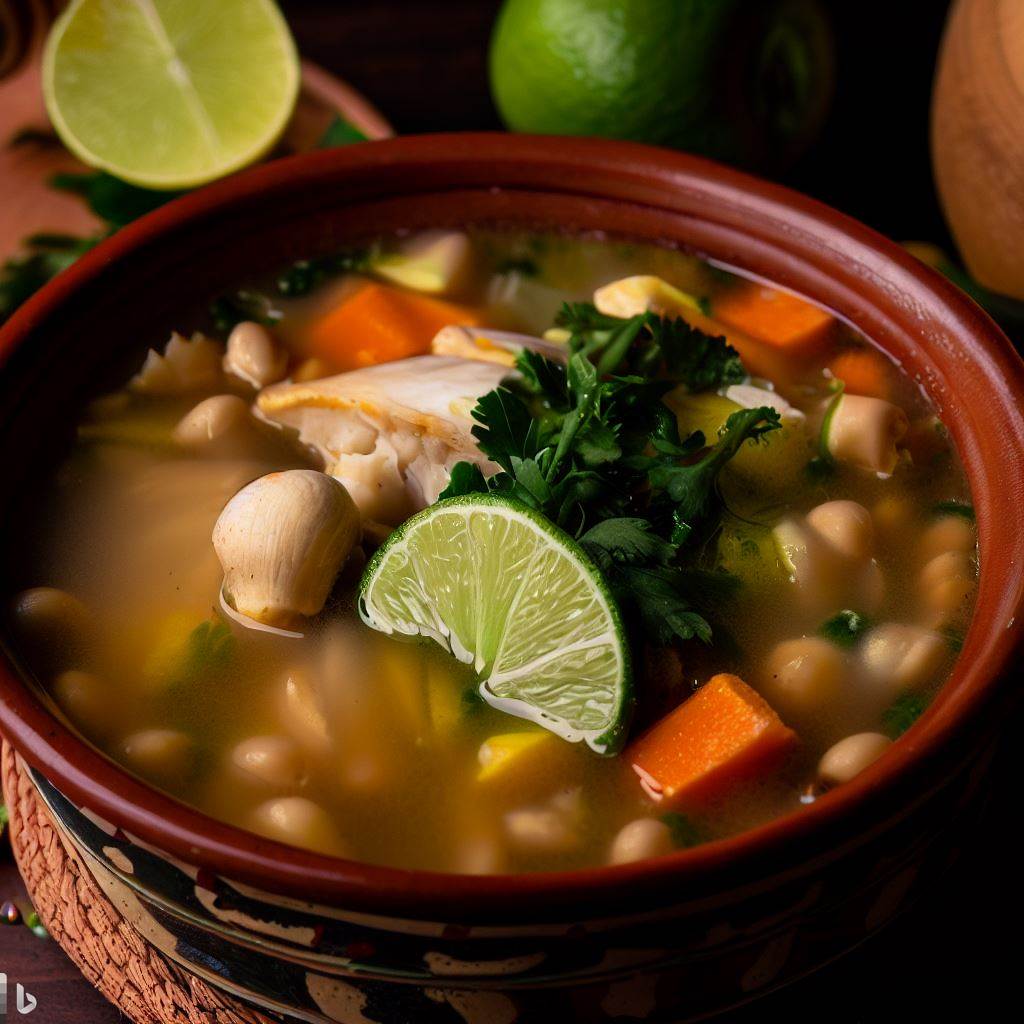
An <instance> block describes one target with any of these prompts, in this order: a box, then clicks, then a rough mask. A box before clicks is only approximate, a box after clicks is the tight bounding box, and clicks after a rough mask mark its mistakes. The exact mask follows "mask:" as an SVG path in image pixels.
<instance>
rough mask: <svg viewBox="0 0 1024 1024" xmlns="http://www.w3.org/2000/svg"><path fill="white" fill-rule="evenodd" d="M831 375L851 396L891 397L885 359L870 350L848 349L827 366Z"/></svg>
mask: <svg viewBox="0 0 1024 1024" xmlns="http://www.w3.org/2000/svg"><path fill="white" fill-rule="evenodd" d="M828 368H829V369H830V370H831V371H832V375H833V376H834V377H837V378H838V379H839V380H841V381H842V382H843V383H844V384H845V385H846V390H847V391H848V392H849V393H850V394H851V395H868V396H870V397H872V398H885V399H888V398H891V397H892V377H891V371H890V369H889V364H888V363H887V362H886V361H885V358H884V357H883V356H881V355H879V353H877V352H876V351H875V350H874V349H871V348H848V349H846V350H845V351H844V352H840V353H839V355H837V356H836V357H835V359H833V360H832V361H831V362H830V363H829V364H828Z"/></svg>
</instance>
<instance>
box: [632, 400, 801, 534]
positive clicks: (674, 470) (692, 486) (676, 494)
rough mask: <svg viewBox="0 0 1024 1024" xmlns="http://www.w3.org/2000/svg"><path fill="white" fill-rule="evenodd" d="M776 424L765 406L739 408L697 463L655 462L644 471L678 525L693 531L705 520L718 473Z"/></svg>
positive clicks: (776, 416) (775, 416) (773, 413)
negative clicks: (742, 448) (671, 505)
mask: <svg viewBox="0 0 1024 1024" xmlns="http://www.w3.org/2000/svg"><path fill="white" fill-rule="evenodd" d="M780 425H781V424H780V420H779V414H778V413H777V412H776V411H775V410H774V409H772V408H770V407H768V406H760V407H758V408H756V409H740V410H738V411H737V412H734V413H733V414H732V415H731V416H730V417H729V418H728V419H727V420H726V421H725V425H724V426H723V427H722V430H721V434H720V436H719V439H718V440H717V441H716V442H715V444H714V445H712V447H711V448H709V449H708V450H707V451H706V453H705V454H704V455H703V456H701V457H700V458H699V459H698V460H697V461H695V462H689V463H685V464H683V465H679V464H678V463H677V462H675V461H674V460H672V459H671V458H669V459H666V458H664V457H663V458H661V459H660V460H658V461H656V462H655V464H654V465H653V466H652V467H651V469H650V471H649V472H648V477H649V479H650V482H651V485H652V486H653V487H656V488H659V489H663V490H664V491H665V493H666V494H667V495H668V497H669V498H670V499H671V501H672V502H673V503H674V504H675V506H676V508H675V513H676V516H677V518H678V520H679V521H680V522H681V523H684V524H686V525H688V526H690V527H691V528H696V527H697V526H698V525H699V524H701V523H702V522H703V521H705V520H707V518H708V517H709V516H710V513H711V511H712V509H713V507H714V505H715V503H716V501H717V486H716V485H717V483H718V474H719V473H721V471H722V469H724V467H725V465H726V463H728V461H729V460H730V459H731V458H732V457H733V456H734V455H735V454H736V453H737V452H738V451H739V450H740V446H741V445H742V444H744V443H745V442H746V441H748V440H754V441H757V440H758V439H760V438H761V437H762V436H764V434H766V433H767V432H768V431H771V430H775V429H777V428H778V427H779V426H780Z"/></svg>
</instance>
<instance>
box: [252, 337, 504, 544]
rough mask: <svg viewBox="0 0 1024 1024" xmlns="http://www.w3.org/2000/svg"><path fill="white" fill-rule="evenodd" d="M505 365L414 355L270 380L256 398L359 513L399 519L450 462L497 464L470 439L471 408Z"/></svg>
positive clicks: (434, 489) (488, 469)
mask: <svg viewBox="0 0 1024 1024" xmlns="http://www.w3.org/2000/svg"><path fill="white" fill-rule="evenodd" d="M508 373H509V371H508V368H507V367H504V366H499V365H497V364H495V363H489V362H483V361H480V360H475V359H459V358H455V357H449V356H433V355H431V356H417V357H415V358H412V359H402V360H398V361H396V362H391V363H382V364H380V365H379V366H368V367H365V368H363V369H359V370H352V371H351V372H349V373H340V374H337V375H336V376H334V377H325V378H323V379H320V380H312V381H307V382H304V383H300V384H295V383H284V384H275V385H273V386H272V387H269V388H265V389H264V390H263V391H261V392H260V394H259V397H258V398H257V401H256V405H257V409H258V411H259V412H260V413H261V414H262V415H263V416H265V417H267V418H268V419H270V420H273V421H275V422H277V423H281V424H284V425H285V426H289V427H293V428H294V429H296V430H297V431H298V432H299V440H300V441H301V442H303V443H304V444H307V445H309V446H310V447H312V448H313V449H315V450H316V451H317V452H318V453H319V454H320V456H321V457H322V458H323V460H324V464H325V467H326V469H327V471H328V472H329V473H331V474H332V475H333V476H335V477H336V478H337V479H338V480H340V481H341V482H342V483H343V484H344V485H345V488H346V489H347V490H348V492H349V494H351V495H352V498H353V499H354V500H355V503H356V505H358V506H359V510H360V512H361V513H362V515H363V517H364V518H365V519H370V520H374V521H376V522H381V523H387V524H390V525H397V524H398V523H400V522H402V521H403V520H405V519H407V518H408V517H409V516H410V515H412V514H413V513H414V512H417V511H419V509H421V508H425V507H426V506H427V505H429V504H431V502H434V501H436V500H437V496H438V495H439V494H440V493H441V491H443V490H444V488H445V487H446V486H447V484H448V480H449V476H450V472H451V468H452V466H454V465H455V463H456V462H460V461H468V462H474V463H476V464H477V465H478V466H480V468H481V470H483V472H484V474H485V475H490V474H491V473H495V472H497V469H498V467H497V466H496V465H494V463H492V462H491V461H490V460H488V459H487V458H486V456H484V455H483V454H482V453H481V452H480V450H479V449H478V448H477V446H476V441H475V440H474V438H473V435H472V432H471V431H472V427H473V419H472V417H471V415H470V412H471V410H472V409H473V406H474V405H475V404H476V401H477V399H478V398H480V396H481V395H484V394H486V393H487V392H488V391H491V390H493V389H494V388H496V387H497V386H498V385H499V384H500V383H501V381H502V380H503V379H504V378H505V377H506V376H508Z"/></svg>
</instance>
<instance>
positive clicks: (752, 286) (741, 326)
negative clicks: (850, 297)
mask: <svg viewBox="0 0 1024 1024" xmlns="http://www.w3.org/2000/svg"><path fill="white" fill-rule="evenodd" d="M711 315H712V316H713V317H714V318H715V319H716V320H720V321H721V322H722V323H723V324H725V325H726V327H735V328H736V329H737V330H739V331H743V332H744V333H745V334H749V335H750V337H752V338H755V339H757V340H758V341H763V342H767V343H768V344H769V345H776V346H778V347H779V348H782V349H785V350H786V351H787V352H789V353H791V354H792V355H794V356H800V355H805V354H809V353H811V352H814V351H815V350H816V349H818V348H820V347H821V346H822V345H823V344H824V343H825V342H826V341H827V340H828V336H829V334H830V333H831V330H832V327H833V325H834V324H835V317H833V316H832V315H831V314H830V313H826V312H825V310H823V309H820V308H819V307H818V306H814V305H812V304H811V303H810V302H807V301H805V300H804V299H799V298H797V297H796V296H795V295H790V294H789V292H780V291H776V290H775V289H774V288H768V287H766V286H765V285H763V284H760V283H759V282H757V281H741V282H739V283H737V284H735V285H732V286H730V287H729V288H727V289H725V290H724V291H722V292H721V293H720V294H718V295H716V296H715V297H714V299H713V301H712V308H711Z"/></svg>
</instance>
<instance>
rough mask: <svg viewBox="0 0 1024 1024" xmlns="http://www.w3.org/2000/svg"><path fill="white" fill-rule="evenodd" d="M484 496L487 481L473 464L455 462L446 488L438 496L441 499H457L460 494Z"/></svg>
mask: <svg viewBox="0 0 1024 1024" xmlns="http://www.w3.org/2000/svg"><path fill="white" fill-rule="evenodd" d="M478 493H479V494H486V493H487V480H486V479H485V478H484V475H483V473H482V472H481V470H480V467H479V466H478V465H477V464H476V463H475V462H456V463H455V465H454V466H452V472H451V478H450V479H449V481H448V486H447V487H446V488H445V489H444V490H443V491H442V492H441V493H440V494H439V495H438V501H440V500H441V499H442V498H457V497H459V496H460V495H462V494H478Z"/></svg>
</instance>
